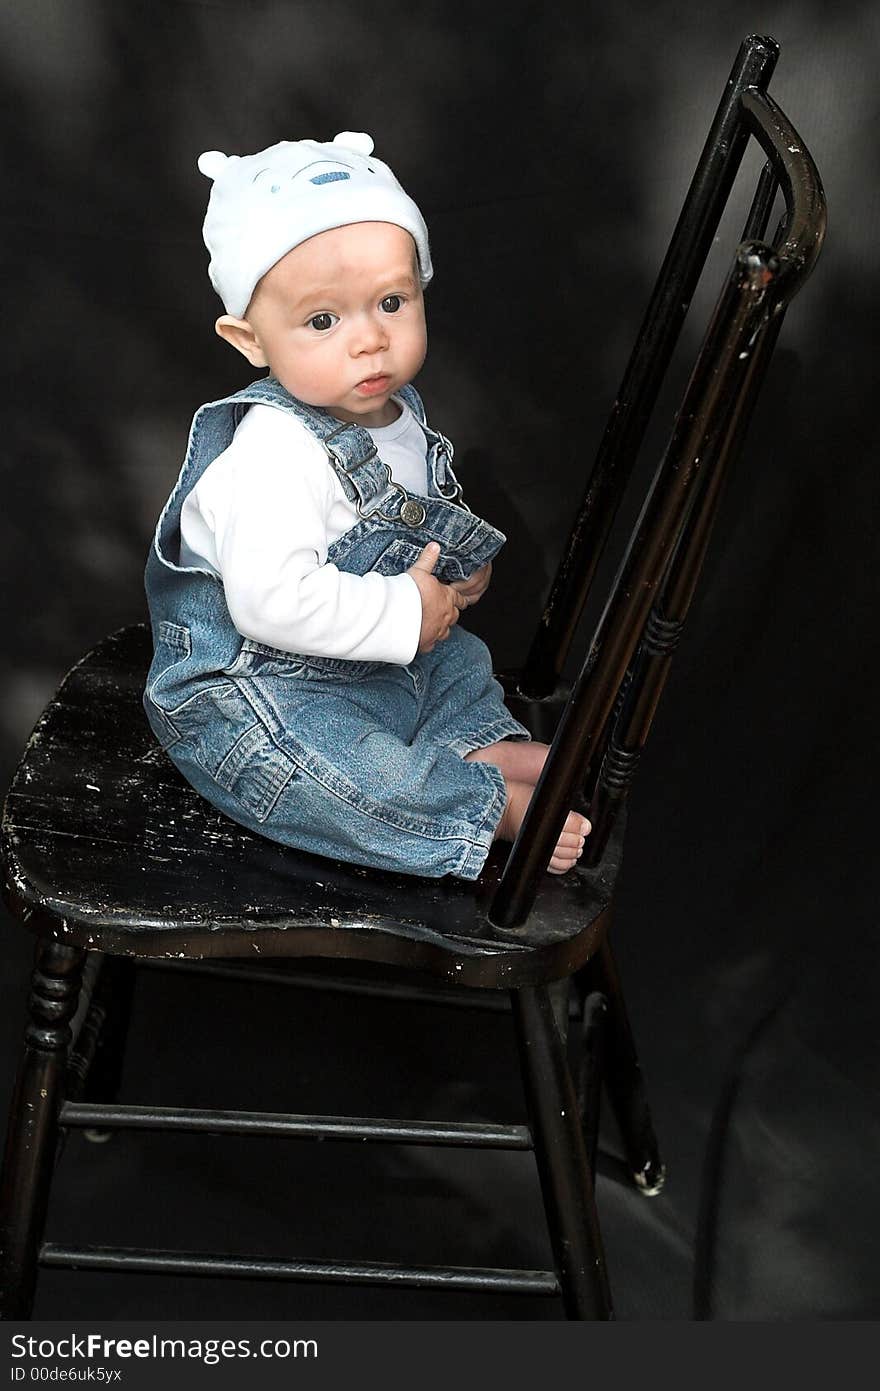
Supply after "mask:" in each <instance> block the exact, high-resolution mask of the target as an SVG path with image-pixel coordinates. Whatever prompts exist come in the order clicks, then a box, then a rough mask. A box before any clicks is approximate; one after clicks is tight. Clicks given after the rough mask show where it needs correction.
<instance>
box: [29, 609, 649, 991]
mask: <svg viewBox="0 0 880 1391" xmlns="http://www.w3.org/2000/svg"><path fill="white" fill-rule="evenodd" d="M151 650H152V649H151V640H150V633H149V629H148V628H147V626H146V625H144V624H140V625H137V626H134V627H129V628H124V629H121V630H120V631H119V632H117V633H114V634H112V635H111V636H110V637H108V638H106V639H105V640H104V641H103V642H102V643H101V644H100V645H99V646H98V647H96V648H95V649H94V650H93V651H92V652H90V653H89V654H88V655H87V656H86V657H84V658H83V660H82V661H81V662H79V663H78V664H77V666H75V667H74V668H73V670H72V671H71V672H70V673H69V674H68V676H67V677H66V678H65V680H64V682H63V683H62V685H61V687H60V689H59V691H58V693H57V694H56V696H55V698H54V699H53V700H52V701H51V703H50V704H49V706H48V707H47V708H46V710H45V712H44V714H43V716H42V717H41V719H40V721H39V723H38V724H37V726H36V728H35V730H34V733H33V735H32V736H31V739H30V741H29V743H28V746H27V748H26V750H25V754H24V757H23V759H22V762H21V764H20V765H19V768H18V770H17V772H16V775H15V778H14V779H13V782H12V785H11V787H10V790H9V794H8V797H7V800H6V805H5V808H4V814H3V826H2V835H3V840H4V847H3V852H4V861H5V865H6V883H5V896H6V899H7V902H8V903H9V905H10V907H11V908H12V909H13V911H14V912H15V913H16V914H17V915H18V916H21V917H25V918H27V917H30V916H33V915H36V916H37V918H38V919H39V924H40V931H41V932H43V933H44V934H45V930H46V915H48V916H49V918H50V919H51V920H53V922H54V927H53V931H52V935H54V936H55V937H56V938H57V939H58V940H59V941H64V942H69V943H71V944H75V945H78V946H87V947H92V948H95V949H97V950H102V951H107V952H112V953H114V954H126V955H135V956H148V957H187V958H196V959H198V958H205V957H222V956H238V957H241V956H251V955H252V954H265V955H266V956H300V957H305V956H317V957H338V958H349V959H352V958H354V959H361V960H370V961H377V962H384V963H386V964H391V965H400V966H406V967H410V968H414V969H417V970H425V971H429V972H430V973H432V974H440V975H443V976H446V977H447V978H449V979H450V980H452V981H455V982H456V983H457V984H462V985H477V986H488V987H495V988H498V987H504V988H512V987H516V986H519V985H525V984H535V983H539V982H541V981H546V980H553V979H556V978H558V977H562V976H565V975H568V974H570V973H571V972H572V970H574V969H576V967H577V966H578V965H580V964H581V963H582V962H583V961H585V960H586V959H587V958H588V957H589V956H590V955H591V954H592V953H593V951H594V950H595V948H596V946H597V945H598V943H599V942H600V941H601V938H602V935H603V932H604V928H605V922H604V918H605V913H606V909H607V908H608V905H609V903H610V901H611V896H612V892H613V888H614V881H615V879H616V875H617V870H618V867H619V861H620V844H621V841H622V829H623V828H622V827H621V828H619V831H618V834H617V835H616V836H614V837H613V838H612V841H611V842H610V844H609V848H608V851H607V853H606V854H605V856H604V857H603V861H602V863H601V864H600V865H599V866H598V867H596V868H595V869H580V868H578V869H576V870H573V871H571V872H569V873H568V874H566V875H550V874H548V875H546V876H545V882H544V883H543V885H542V888H541V892H540V894H539V897H538V902H537V904H536V906H535V909H534V911H533V912H532V914H531V916H530V918H529V921H528V923H527V924H526V925H525V926H524V927H522V928H516V929H501V928H498V927H496V926H494V925H493V924H492V923H491V922H490V921H489V917H488V913H489V908H490V905H491V900H492V894H493V892H494V889H495V887H496V886H497V883H498V879H499V876H500V873H501V870H502V869H503V866H504V861H505V858H506V855H507V850H508V847H506V846H504V845H496V846H495V847H493V850H492V853H491V854H490V856H489V859H488V860H487V863H486V865H485V867H484V870H483V872H482V874H481V876H480V878H479V879H478V880H476V881H474V882H469V881H465V880H461V879H454V878H451V877H447V878H444V879H439V880H438V879H421V878H416V877H413V876H409V875H399V874H389V873H387V872H386V871H380V870H372V869H366V868H362V867H360V866H357V865H350V864H347V863H344V862H342V861H338V860H331V859H325V858H323V857H319V856H316V855H309V854H305V853H302V852H299V851H296V850H291V849H289V848H287V847H285V846H281V845H277V844H275V843H274V842H272V841H269V840H266V839H264V838H263V837H261V836H257V835H254V834H253V833H251V832H250V831H248V830H246V829H245V828H244V827H242V826H239V825H237V824H236V823H235V822H234V821H231V820H230V819H229V818H228V817H226V816H224V815H223V814H222V813H220V812H218V811H216V810H215V809H214V808H213V807H211V806H210V805H209V803H208V802H206V801H205V800H204V799H203V798H202V797H200V796H199V794H198V793H197V792H195V791H193V789H192V788H191V787H190V786H189V784H188V783H187V782H185V780H184V779H183V778H182V777H181V775H180V774H179V773H178V771H177V769H176V768H175V767H174V766H173V764H172V763H171V762H170V760H169V759H168V758H167V757H166V755H165V754H164V753H163V752H162V751H161V750H160V749H159V747H158V745H157V744H156V741H155V738H154V736H153V734H152V731H151V730H150V728H149V725H148V724H147V721H146V717H145V715H144V712H143V706H142V703H141V695H142V691H143V687H144V682H145V679H146V672H147V668H148V665H149V661H150V656H151Z"/></svg>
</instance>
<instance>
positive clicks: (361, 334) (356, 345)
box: [352, 314, 388, 353]
mask: <svg viewBox="0 0 880 1391" xmlns="http://www.w3.org/2000/svg"><path fill="white" fill-rule="evenodd" d="M387 346H388V331H387V328H386V326H385V324H383V323H382V320H381V319H379V318H378V317H376V316H375V315H372V314H365V315H363V317H362V318H360V319H358V321H357V323H356V324H355V327H354V333H353V338H352V348H353V351H354V352H356V353H372V352H376V351H378V350H379V349H381V348H385V347H387Z"/></svg>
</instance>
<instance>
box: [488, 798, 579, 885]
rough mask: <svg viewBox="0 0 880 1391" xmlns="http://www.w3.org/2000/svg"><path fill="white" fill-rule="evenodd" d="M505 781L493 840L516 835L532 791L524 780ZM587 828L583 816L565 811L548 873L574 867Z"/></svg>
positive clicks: (564, 870) (560, 871) (559, 872)
mask: <svg viewBox="0 0 880 1391" xmlns="http://www.w3.org/2000/svg"><path fill="white" fill-rule="evenodd" d="M505 783H506V786H507V806H506V808H505V811H504V815H503V816H502V818H501V820H500V822H499V823H498V829H497V831H496V832H495V839H496V840H514V839H515V838H516V835H517V833H518V831H519V828H520V826H521V825H522V822H523V817H524V816H525V814H526V808H527V807H528V805H529V802H530V801H531V797H532V793H533V792H534V790H535V789H534V788H533V787H532V786H531V784H530V783H527V782H510V781H508V780H507V779H505ZM590 829H591V827H590V823H589V821H588V820H587V818H586V817H585V816H581V815H580V813H579V812H576V811H570V812H569V813H568V816H567V818H566V821H565V825H564V826H563V828H562V831H561V833H560V836H559V839H558V841H557V842H556V848H555V849H554V851H553V854H552V855H551V856H550V863H549V865H548V866H547V869H548V871H549V873H550V874H565V873H566V872H567V871H568V870H570V869H573V868H574V866H575V865H576V864H577V862H578V860H579V859H580V857H581V853H582V851H583V848H584V840H585V838H586V837H587V836H588V835H589V834H590Z"/></svg>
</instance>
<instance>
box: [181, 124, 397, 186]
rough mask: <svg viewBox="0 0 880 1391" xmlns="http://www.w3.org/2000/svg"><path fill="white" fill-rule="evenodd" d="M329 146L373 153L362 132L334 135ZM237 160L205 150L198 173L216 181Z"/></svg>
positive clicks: (368, 141) (369, 138)
mask: <svg viewBox="0 0 880 1391" xmlns="http://www.w3.org/2000/svg"><path fill="white" fill-rule="evenodd" d="M331 144H333V145H339V146H341V148H342V149H344V150H351V151H352V152H353V153H354V154H357V155H371V154H372V153H373V138H372V136H370V135H367V133H366V131H363V130H343V131H340V133H339V134H338V135H334V137H333V140H332V141H331ZM238 158H239V156H238V155H224V154H223V152H222V151H221V150H206V151H205V153H204V154H202V155H199V158H198V167H199V172H200V173H202V174H204V175H205V177H206V178H207V179H216V178H217V177H218V175H219V174H221V173H222V172H223V170H224V169H225V168H226V166H227V164H229V163H230V162H231V161H232V160H237V159H238Z"/></svg>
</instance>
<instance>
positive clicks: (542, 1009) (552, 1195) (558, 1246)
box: [510, 986, 614, 1319]
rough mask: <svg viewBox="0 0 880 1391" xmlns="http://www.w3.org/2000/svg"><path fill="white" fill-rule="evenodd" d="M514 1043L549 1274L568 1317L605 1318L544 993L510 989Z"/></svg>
mask: <svg viewBox="0 0 880 1391" xmlns="http://www.w3.org/2000/svg"><path fill="white" fill-rule="evenodd" d="M510 993H511V1005H512V1008H513V1017H514V1024H515V1028H516V1037H517V1044H518V1046H519V1053H520V1066H521V1069H522V1077H523V1086H524V1089H525V1093H526V1102H527V1105H528V1110H529V1121H530V1127H531V1132H532V1139H533V1142H534V1146H535V1158H536V1160H537V1164H538V1174H539V1176H540V1180H541V1188H542V1191H543V1195H544V1209H545V1211H546V1214H547V1226H548V1229H549V1232H550V1241H551V1244H552V1247H553V1258H554V1262H555V1265H556V1272H557V1275H558V1277H559V1283H560V1286H561V1288H562V1298H563V1303H564V1307H565V1313H566V1317H567V1318H569V1319H610V1318H613V1317H614V1315H613V1312H612V1308H611V1290H610V1288H609V1285H608V1276H607V1273H606V1270H605V1256H604V1252H603V1249H602V1236H601V1232H600V1231H599V1218H598V1214H597V1212H596V1199H595V1194H594V1192H593V1180H592V1177H591V1174H590V1166H589V1163H588V1160H587V1155H586V1151H585V1149H584V1141H583V1136H582V1135H581V1127H580V1118H579V1116H578V1111H577V1100H576V1098H575V1094H574V1087H573V1085H572V1080H571V1075H570V1073H569V1071H568V1063H567V1060H566V1057H565V1050H564V1048H563V1045H562V1041H561V1039H560V1037H559V1032H558V1029H557V1026H556V1021H555V1019H554V1016H553V1009H552V1006H551V1003H550V999H549V996H548V993H547V990H546V989H545V988H538V987H532V986H529V987H525V988H523V989H521V990H512V991H511V992H510Z"/></svg>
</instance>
